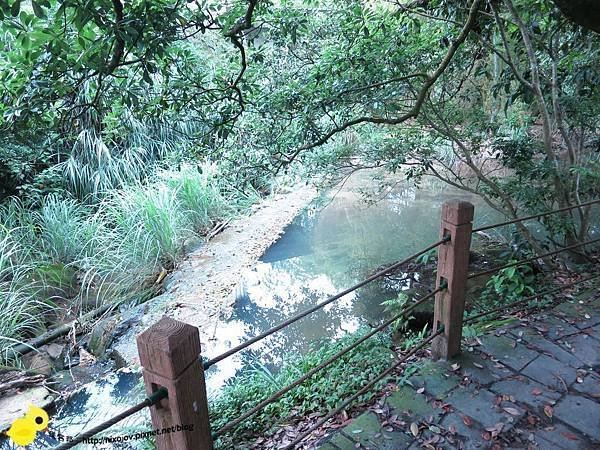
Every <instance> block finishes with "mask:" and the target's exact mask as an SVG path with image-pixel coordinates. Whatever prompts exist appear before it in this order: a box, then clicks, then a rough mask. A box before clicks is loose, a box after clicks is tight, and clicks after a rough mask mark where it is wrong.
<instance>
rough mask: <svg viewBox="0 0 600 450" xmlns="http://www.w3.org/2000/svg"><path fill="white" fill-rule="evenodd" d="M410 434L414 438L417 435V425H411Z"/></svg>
mask: <svg viewBox="0 0 600 450" xmlns="http://www.w3.org/2000/svg"><path fill="white" fill-rule="evenodd" d="M410 432H411V433H412V435H413V436H414V437H417V436H418V435H419V425H417V424H416V423H415V422H413V423H411V424H410Z"/></svg>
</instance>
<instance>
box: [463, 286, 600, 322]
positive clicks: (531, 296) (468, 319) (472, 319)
mask: <svg viewBox="0 0 600 450" xmlns="http://www.w3.org/2000/svg"><path fill="white" fill-rule="evenodd" d="M598 277H600V274H597V275H592V276H591V277H587V278H584V279H582V280H578V281H574V282H572V283H567V284H563V285H562V286H560V287H557V288H555V289H550V290H547V291H543V292H539V293H537V294H535V295H530V296H528V297H525V298H521V299H519V300H516V301H514V302H512V303H508V304H506V305H502V306H499V307H497V308H493V309H490V310H488V311H485V312H482V313H479V314H476V315H474V316H470V317H468V318H467V319H466V320H465V322H464V323H465V324H467V325H470V324H472V323H474V322H475V321H476V319H480V318H482V317H485V316H488V315H490V314H493V313H496V312H501V311H506V309H507V308H508V309H510V308H513V307H514V306H518V305H520V304H522V303H526V302H530V301H531V300H534V299H536V298H538V297H542V296H544V295H550V294H554V293H556V292H561V291H564V290H565V289H568V288H570V287H572V286H576V285H578V284H582V283H587V282H588V281H591V280H594V279H596V278H598ZM534 307H535V306H530V307H527V309H529V308H534ZM514 312H515V311H511V313H514Z"/></svg>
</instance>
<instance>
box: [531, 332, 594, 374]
mask: <svg viewBox="0 0 600 450" xmlns="http://www.w3.org/2000/svg"><path fill="white" fill-rule="evenodd" d="M523 339H524V340H525V341H526V342H527V344H526V345H527V347H528V348H529V349H531V350H535V351H538V352H539V353H543V354H546V355H550V356H552V357H553V358H554V359H557V360H559V361H560V362H563V363H565V364H568V365H570V366H571V367H574V368H576V369H578V368H580V367H583V366H585V363H584V362H583V361H581V360H580V359H579V358H577V357H576V356H575V355H574V354H573V353H571V352H568V351H567V350H565V349H563V348H562V347H560V346H559V345H557V344H555V343H554V342H552V341H549V340H548V339H545V338H544V337H542V336H540V335H529V336H524V337H523Z"/></svg>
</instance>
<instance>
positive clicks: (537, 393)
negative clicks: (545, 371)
mask: <svg viewBox="0 0 600 450" xmlns="http://www.w3.org/2000/svg"><path fill="white" fill-rule="evenodd" d="M531 394H532V395H542V390H541V389H537V388H535V389H532V390H531Z"/></svg>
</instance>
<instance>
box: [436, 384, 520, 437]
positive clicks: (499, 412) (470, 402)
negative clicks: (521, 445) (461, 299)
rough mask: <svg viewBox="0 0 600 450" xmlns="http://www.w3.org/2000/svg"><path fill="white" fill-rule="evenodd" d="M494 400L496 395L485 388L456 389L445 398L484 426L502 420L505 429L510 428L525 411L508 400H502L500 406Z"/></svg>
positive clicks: (492, 424) (489, 425)
mask: <svg viewBox="0 0 600 450" xmlns="http://www.w3.org/2000/svg"><path fill="white" fill-rule="evenodd" d="M495 400H496V395H495V394H494V393H492V392H490V391H488V390H486V389H481V390H479V391H475V390H470V389H461V390H456V391H454V392H452V394H451V395H450V396H449V397H448V398H447V399H446V401H447V402H448V403H450V404H451V405H452V406H453V407H454V408H455V409H457V410H459V411H460V412H462V413H463V414H466V415H468V416H469V417H471V418H472V419H475V420H476V421H477V422H479V423H480V424H482V425H483V426H484V427H491V426H494V425H496V424H497V423H499V422H502V423H503V424H505V430H506V429H510V428H511V427H512V425H514V423H515V422H517V421H518V419H519V418H520V417H521V416H523V414H524V413H525V411H524V410H523V409H522V408H521V407H519V406H517V405H515V404H513V403H510V402H502V404H501V405H500V406H497V405H495V403H494V402H495ZM501 407H509V408H513V409H514V410H516V411H517V412H518V414H517V415H513V414H509V413H508V412H506V411H504V410H503V409H502V408H501Z"/></svg>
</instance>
